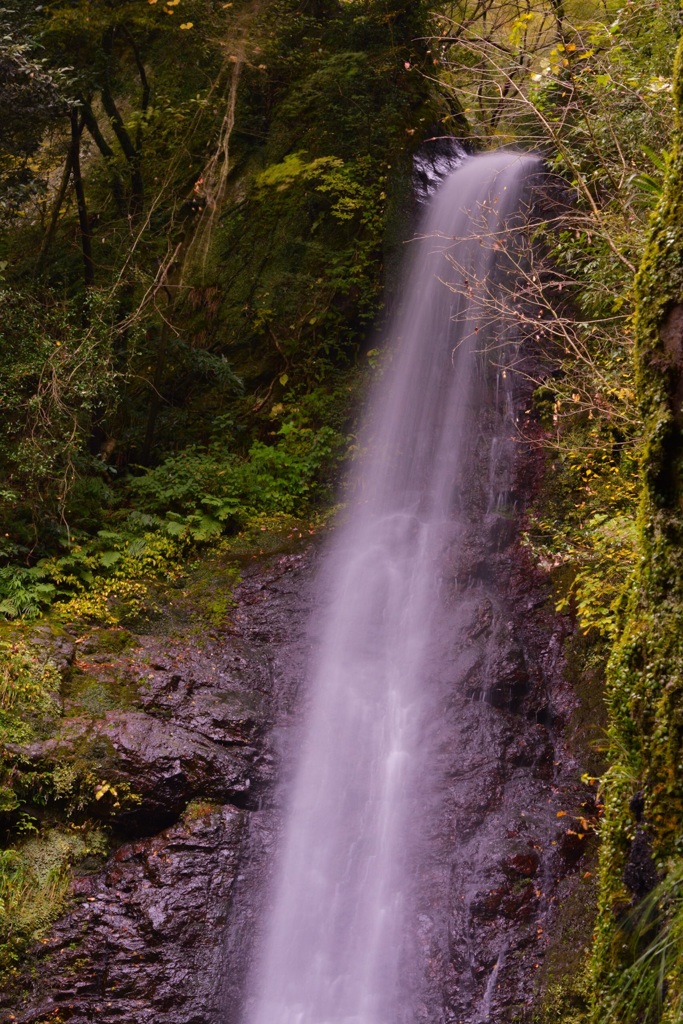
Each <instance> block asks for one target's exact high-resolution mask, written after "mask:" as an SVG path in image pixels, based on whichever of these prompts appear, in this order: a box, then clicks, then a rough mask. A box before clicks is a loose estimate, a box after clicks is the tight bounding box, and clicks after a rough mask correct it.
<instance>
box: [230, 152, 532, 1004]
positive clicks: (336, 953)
mask: <svg viewBox="0 0 683 1024" xmlns="http://www.w3.org/2000/svg"><path fill="white" fill-rule="evenodd" d="M537 170H538V161H537V160H536V159H535V158H533V157H529V156H523V155H519V154H514V153H494V154H488V155H483V156H479V157H475V158H470V159H467V160H466V161H465V162H464V163H463V164H462V166H461V167H459V168H458V169H457V170H456V171H455V172H453V173H452V175H451V176H450V177H448V178H447V180H446V181H445V183H444V184H442V185H441V187H440V188H439V190H438V193H437V195H436V196H435V198H434V199H433V200H432V201H431V204H430V206H429V208H428V210H427V213H426V216H425V219H424V223H423V224H422V227H421V239H420V240H418V241H416V242H415V243H414V249H413V256H412V261H411V266H410V273H409V276H408V277H407V282H408V283H407V287H406V293H405V297H404V301H403V303H402V308H401V311H400V313H399V315H398V316H397V317H396V319H395V321H394V323H393V327H392V330H391V338H390V345H391V348H390V358H389V362H388V365H387V368H386V369H385V372H384V374H383V377H382V380H381V381H380V383H379V385H378V387H377V389H376V393H375V395H374V398H373V401H372V402H371V408H370V413H369V417H368V419H369V422H368V426H367V428H366V431H365V434H364V436H363V444H362V448H363V451H364V453H365V454H364V455H363V456H362V457H361V458H359V460H358V467H357V469H356V470H355V472H354V474H353V477H352V480H351V487H350V491H351V494H352V499H351V502H350V507H349V510H348V515H347V519H346V522H345V525H343V526H342V527H340V528H339V530H338V531H337V533H336V536H335V538H334V541H333V544H332V547H331V550H330V551H329V553H328V556H327V558H326V564H325V569H324V572H323V574H322V576H323V583H321V587H322V588H323V590H324V592H325V598H324V612H323V613H321V622H322V625H321V628H320V640H319V643H318V646H317V653H316V654H315V656H314V658H313V664H312V666H311V670H310V673H309V686H308V690H307V697H306V700H307V709H306V720H305V726H304V733H303V740H302V744H301V749H300V751H299V754H298V768H297V771H296V774H295V777H294V780H293V782H292V784H291V785H292V789H291V793H290V794H289V797H288V800H287V810H286V815H285V826H284V836H283V839H282V850H281V853H280V855H279V867H278V871H277V875H276V882H275V886H274V890H273V893H272V903H271V907H270V909H269V912H268V915H267V919H266V921H265V927H264V940H263V943H262V948H261V949H260V952H259V956H258V957H257V966H256V968H255V971H254V977H253V979H252V985H251V989H250V996H249V999H248V1003H247V1008H246V1013H245V1019H246V1022H247V1024H396V1022H397V1021H400V1020H406V1021H410V1020H415V1019H416V1010H415V1006H414V992H415V991H417V990H418V989H419V973H420V968H419V964H418V965H417V966H416V960H419V955H420V954H419V948H418V947H419V943H418V942H417V940H416V939H415V937H414V936H413V934H412V933H413V924H412V922H414V921H415V920H416V919H417V915H419V906H416V897H415V886H414V883H413V880H414V877H415V875H416V873H418V874H419V872H420V864H421V861H422V859H423V858H424V856H425V854H424V843H423V842H422V841H421V839H420V836H421V835H422V833H423V832H424V829H423V818H424V815H425V814H426V813H427V812H426V811H425V809H424V806H423V805H424V804H425V803H430V807H431V810H430V812H429V813H431V814H437V815H438V796H437V797H436V798H430V800H431V802H430V800H427V801H425V800H423V798H422V787H421V778H422V775H423V773H425V772H426V771H428V770H429V765H427V764H426V763H425V758H426V757H427V755H426V753H425V747H426V746H428V744H427V745H425V743H424V742H423V739H422V737H423V730H424V729H425V728H426V723H428V719H429V714H430V709H431V710H433V707H434V701H433V697H432V696H431V695H430V680H431V679H432V678H433V677H434V676H438V675H439V671H440V662H442V661H443V652H444V637H445V636H446V637H447V636H448V632H449V629H448V624H447V623H446V622H445V620H444V610H443V608H444V602H443V587H442V585H441V577H442V565H443V562H444V559H445V557H446V553H447V552H451V553H452V552H453V550H454V549H457V544H458V539H459V537H460V536H461V535H462V534H464V533H465V532H466V530H467V529H471V525H472V524H471V514H470V520H469V521H466V520H467V515H468V513H467V511H466V508H467V504H468V496H467V493H466V490H467V486H468V485H467V480H468V472H469V471H470V468H471V463H472V460H473V459H475V458H477V457H478V456H477V455H476V452H477V444H478V438H479V435H480V434H481V432H482V430H483V429H484V428H483V427H482V424H483V423H484V421H486V422H488V423H489V425H490V421H491V419H492V417H491V411H490V408H489V410H488V420H486V416H487V409H486V401H485V398H484V396H485V395H486V393H487V376H488V375H487V372H486V370H485V359H484V357H483V356H482V355H481V352H482V349H483V348H485V347H486V344H487V340H486V339H485V337H484V335H488V334H490V326H488V327H487V326H485V321H486V319H487V317H486V313H485V311H484V307H483V305H482V303H483V302H484V292H485V291H486V282H487V281H488V280H489V278H490V275H491V273H492V270H493V267H494V265H495V264H496V260H497V254H498V252H499V248H500V243H499V237H500V235H501V234H502V233H504V232H505V231H506V230H507V226H508V223H509V222H510V220H511V219H512V220H514V216H515V211H516V210H517V209H518V207H519V203H520V197H521V196H522V195H523V193H524V189H525V186H526V183H527V181H528V178H529V176H530V174H532V173H533V172H535V171H537ZM444 282H447V283H449V284H450V285H451V287H447V286H446V284H445V283H444ZM489 340H490V339H489ZM493 419H497V420H498V421H499V426H500V430H502V431H503V432H504V431H505V430H507V432H508V433H509V422H506V417H505V415H504V410H503V414H501V413H500V411H498V412H497V413H496V415H494V416H493ZM486 429H489V428H486ZM489 433H490V434H491V433H492V434H495V430H494V431H490V430H489ZM491 444H494V446H495V445H497V448H496V449H495V451H492V450H491ZM504 451H505V445H504V444H503V445H502V447H501V443H500V438H499V439H498V440H497V441H496V439H495V437H494V436H491V437H490V438H489V457H488V461H489V464H490V472H491V474H493V476H496V475H498V476H500V475H501V474H502V475H503V477H504V476H505V458H504ZM501 453H503V454H501ZM491 491H492V497H491V500H490V501H489V505H490V506H492V504H493V505H495V503H496V501H497V500H498V494H499V492H500V486H498V490H497V492H496V494H493V492H494V491H496V485H495V481H494V482H492V483H491ZM486 512H490V508H489V509H485V513H486ZM452 756H453V758H454V759H457V756H458V752H457V751H453V752H452ZM435 805H436V806H437V809H436V811H434V807H435ZM416 979H417V980H416ZM494 983H495V977H494V978H493V980H492V981H491V982H490V986H489V987H490V988H492V986H493V985H494ZM490 998H491V993H490V992H488V991H487V993H486V999H488V1001H489V1002H490Z"/></svg>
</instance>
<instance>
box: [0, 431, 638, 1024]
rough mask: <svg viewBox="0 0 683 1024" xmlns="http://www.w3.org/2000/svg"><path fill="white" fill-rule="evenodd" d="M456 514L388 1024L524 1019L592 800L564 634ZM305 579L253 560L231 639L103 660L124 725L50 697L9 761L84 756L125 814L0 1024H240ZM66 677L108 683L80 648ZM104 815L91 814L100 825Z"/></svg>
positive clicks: (303, 560) (288, 745)
mask: <svg viewBox="0 0 683 1024" xmlns="http://www.w3.org/2000/svg"><path fill="white" fill-rule="evenodd" d="M511 465H512V469H513V471H512V472H511V473H510V481H509V488H510V494H511V495H513V497H512V498H511V500H513V501H514V503H516V505H517V509H518V511H520V510H521V509H523V507H524V504H525V502H526V501H527V500H528V496H529V494H530V493H531V492H532V491H533V487H534V484H535V478H536V475H538V474H540V472H541V468H542V466H541V460H540V459H539V457H538V456H537V455H535V454H534V450H532V449H531V448H530V449H529V450H528V451H519V452H518V453H517V455H516V456H515V458H514V459H513V460H512V463H511ZM472 495H473V497H472V501H473V506H474V507H473V510H472V520H473V523H474V524H475V527H476V528H473V530H472V534H471V536H470V537H469V538H468V539H467V541H466V543H465V544H464V546H462V545H461V546H459V548H458V551H457V553H456V552H450V553H446V555H445V557H444V564H443V578H442V581H441V583H442V586H443V589H444V617H443V622H440V623H437V624H436V628H437V633H438V634H439V645H440V651H439V657H438V659H436V660H435V668H434V678H433V679H432V680H431V681H430V685H431V686H432V688H433V705H432V709H431V714H430V715H429V718H428V721H427V722H426V723H425V726H424V736H423V750H424V763H425V765H426V766H427V767H426V769H425V771H426V775H427V777H426V779H425V786H424V788H423V789H422V790H421V792H420V793H419V794H418V795H417V796H416V806H415V818H414V820H415V827H416V828H419V830H420V832H421V844H420V848H419V850H418V851H417V854H418V855H419V856H418V860H419V866H418V865H417V864H416V868H415V872H414V889H413V891H412V892H411V893H409V894H408V895H409V898H410V901H411V905H412V908H413V917H412V921H411V925H410V929H409V930H410V933H411V935H412V936H413V942H412V945H411V946H410V950H409V954H410V962H409V963H406V971H405V974H406V976H407V977H409V978H410V979H411V987H412V991H413V992H414V994H415V1002H414V1005H413V1006H412V1007H411V1009H410V1011H409V1013H408V1014H407V1015H406V1018H405V1024H420V1022H425V1024H427V1022H428V1024H482V1022H484V1021H485V1022H486V1024H512V1022H515V1024H520V1022H530V1021H531V1019H532V1017H531V1011H532V1004H533V1000H534V994H535V991H536V979H537V977H538V975H539V973H540V970H541V968H542V965H543V961H544V957H545V955H546V949H547V936H548V934H549V931H550V930H551V929H552V925H553V920H554V917H555V914H556V912H557V900H558V893H559V892H560V891H561V888H560V886H561V884H562V879H563V878H565V877H566V876H567V875H569V874H572V873H576V872H577V871H580V870H581V860H582V857H583V854H584V851H585V849H586V843H587V837H586V835H585V832H584V831H583V826H582V829H581V830H579V828H578V827H572V826H574V825H575V821H576V820H577V818H578V816H579V815H585V814H588V811H587V810H586V809H585V805H586V803H587V801H588V799H589V798H588V795H587V793H586V790H585V789H584V787H582V786H581V784H580V782H579V778H580V774H581V769H580V767H579V766H578V765H577V763H576V761H575V760H574V758H573V756H572V753H571V751H570V750H569V749H568V748H567V746H566V744H565V741H564V739H563V736H564V730H565V726H566V723H567V720H568V717H569V715H570V713H571V711H572V708H573V707H574V705H575V698H574V696H573V694H572V692H571V689H570V687H569V686H568V684H567V682H566V679H565V673H564V660H563V655H562V651H563V644H564V640H565V637H566V635H567V632H568V630H569V628H570V623H569V622H568V621H567V620H566V619H562V618H558V616H557V615H556V614H555V613H554V610H553V605H552V601H551V599H550V597H551V596H550V588H549V584H548V580H547V579H546V578H545V577H544V576H543V575H542V574H541V573H539V572H538V571H537V570H535V569H534V568H533V566H532V565H531V564H530V562H529V559H528V557H527V555H526V553H525V551H524V550H523V549H522V548H521V547H520V546H519V544H518V542H517V540H516V538H515V535H514V532H513V531H511V530H510V529H509V520H508V519H506V521H505V529H502V528H501V529H499V528H498V527H496V529H495V530H494V529H493V528H492V529H491V530H488V529H484V530H482V529H481V528H480V527H481V524H482V523H484V524H485V523H486V514H485V510H484V509H482V508H481V507H480V508H477V507H476V501H477V500H478V499H477V493H476V488H472ZM499 518H500V517H499ZM494 525H495V524H494ZM316 561H317V553H316V551H315V550H314V549H310V548H309V549H308V551H307V552H304V553H301V554H290V555H284V556H279V557H275V558H271V559H267V560H265V561H263V562H262V563H256V562H254V563H252V564H251V566H250V567H248V568H247V569H246V570H245V573H244V581H243V583H242V584H241V585H240V587H239V588H238V591H237V593H236V595H235V597H236V600H237V605H236V607H235V609H234V612H233V613H232V616H231V620H230V624H229V626H228V628H226V629H224V630H222V631H220V630H213V631H209V632H208V633H207V632H206V631H205V632H204V633H203V634H202V636H201V638H200V639H201V642H199V641H198V639H197V637H196V636H194V635H193V634H192V633H191V632H189V631H186V632H185V633H183V632H182V631H181V632H180V633H179V634H178V635H176V636H174V638H173V639H172V640H170V639H168V638H160V637H158V636H156V637H155V636H147V637H139V638H137V646H136V647H134V648H133V649H131V650H129V651H126V652H125V653H124V654H121V655H118V656H117V659H116V662H117V666H118V669H117V671H119V672H120V673H123V675H124V676H125V677H126V678H127V679H129V681H130V687H131V693H134V698H131V706H130V707H128V708H114V709H109V710H106V711H105V712H104V713H101V714H99V715H98V716H95V717H93V716H86V715H84V714H83V713H82V710H81V711H79V709H78V703H77V701H76V700H75V699H74V700H71V702H70V700H69V699H67V700H66V701H65V712H66V715H67V719H66V720H65V722H64V723H63V726H62V730H61V733H60V735H58V736H57V737H54V738H53V739H52V740H49V741H45V742H43V743H41V744H35V745H33V746H32V747H31V748H30V750H29V751H26V752H25V753H26V754H27V755H28V756H30V758H31V759H32V761H33V763H34V764H35V766H36V767H37V768H38V767H40V765H41V764H44V763H45V762H46V761H50V759H59V758H62V757H66V756H68V750H69V749H70V748H71V747H73V746H74V745H76V746H78V743H80V744H81V746H82V747H84V748H88V749H92V748H93V747H98V749H100V751H101V757H102V758H103V760H102V762H101V763H102V764H106V768H107V778H108V779H111V780H112V781H113V782H114V783H115V784H119V785H121V784H122V783H127V784H128V786H129V787H130V789H131V790H132V791H133V792H134V793H135V794H136V795H137V797H138V799H139V802H138V803H137V804H132V805H131V806H130V807H128V806H125V807H124V808H123V810H122V812H120V813H119V814H118V817H117V825H116V828H117V830H118V831H117V832H116V839H117V842H116V848H115V852H114V853H113V855H112V856H111V857H110V858H109V860H108V861H107V863H106V864H105V865H104V866H103V867H102V868H101V869H98V870H96V871H95V872H94V873H92V874H89V875H87V874H82V875H80V876H79V877H77V878H76V880H75V883H74V887H73V898H74V903H73V907H72V909H71V911H70V912H69V913H68V914H67V915H66V916H65V917H64V918H63V919H62V920H61V921H59V922H58V924H57V925H56V926H55V927H54V928H53V930H52V931H51V933H50V935H49V936H48V938H47V941H46V942H45V943H44V944H41V945H40V946H39V949H38V950H37V951H36V954H35V960H34V963H33V964H32V965H31V971H30V973H29V974H28V975H27V977H26V978H25V980H24V987H25V994H24V995H23V996H22V997H21V998H19V997H16V996H13V997H11V999H9V1001H8V997H2V996H0V1007H2V1008H3V1009H2V1011H0V1021H3V1022H7V1021H9V1020H16V1021H20V1022H22V1024H47V1021H49V1020H51V1019H59V1020H60V1021H63V1022H66V1021H69V1022H75V1024H85V1022H91V1021H95V1020H97V1021H103V1022H105V1024H106V1022H112V1024H113V1022H115V1021H126V1022H129V1024H239V1021H240V1020H241V1015H242V1007H243V1003H244V998H245V985H246V978H247V975H248V970H249V966H250V961H251V960H252V958H253V954H254V943H255V941H257V939H258V933H259V927H260V923H259V922H260V920H261V910H262V908H263V906H264V903H265V902H266V901H267V898H268V888H269V882H270V878H271V872H272V867H273V863H274V858H275V852H276V849H277V842H278V835H279V831H280V827H281V808H280V806H279V797H278V790H277V789H276V788H275V787H274V783H275V782H276V781H277V780H280V779H285V780H286V777H287V773H288V771H289V770H290V766H291V764H292V763H293V759H294V758H293V753H294V751H295V749H296V737H297V732H298V728H299V723H300V721H301V709H302V705H303V701H302V694H301V691H300V684H301V680H302V678H303V675H304V669H305V663H306V660H307V657H308V650H309V645H310V637H309V632H308V630H309V628H310V627H309V625H308V623H309V621H310V613H311V610H312V603H313V588H312V586H311V580H312V577H313V576H314V571H315V563H316ZM72 656H73V655H72ZM75 657H76V662H75V663H76V664H78V663H83V665H84V671H85V670H87V671H88V672H89V673H91V674H93V675H94V676H97V674H98V672H99V673H100V674H102V673H106V671H108V669H107V662H106V661H104V660H103V662H102V663H101V664H100V666H99V668H98V663H97V662H96V658H97V657H98V655H97V654H96V653H95V654H93V652H89V651H88V650H87V649H86V650H85V651H84V650H83V647H81V648H80V650H77V653H76V656H75ZM109 661H111V659H109ZM102 678H104V676H102ZM76 738H77V739H78V743H76ZM102 752H103V753H102ZM104 802H105V801H104V800H102V801H100V802H95V801H93V804H92V807H90V808H89V809H88V813H92V814H93V815H96V814H102V816H105V817H106V812H105V809H103V808H102V807H101V805H102V804H104ZM641 874H642V871H641V872H640V874H638V879H637V884H638V885H640V884H641ZM634 878H635V876H634ZM634 884H635V883H634ZM3 999H4V1002H3ZM55 1014H57V1018H55ZM397 1024H404V1022H403V1021H402V1022H397Z"/></svg>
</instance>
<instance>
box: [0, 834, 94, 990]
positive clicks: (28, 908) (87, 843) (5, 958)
mask: <svg viewBox="0 0 683 1024" xmlns="http://www.w3.org/2000/svg"><path fill="white" fill-rule="evenodd" d="M106 849H107V841H106V838H105V837H104V835H103V834H102V832H100V831H99V830H97V829H94V828H92V827H91V826H87V825H86V826H82V827H76V826H71V827H70V828H59V829H57V828H55V829H51V830H48V831H46V832H44V833H43V834H41V835H40V836H34V837H33V838H29V840H28V841H27V842H24V843H22V844H20V845H18V846H17V847H15V848H10V849H5V850H0V978H2V980H3V983H8V982H9V981H11V978H12V975H13V973H15V972H16V970H17V968H18V967H19V966H20V965H21V962H22V960H23V959H24V957H25V955H26V952H27V950H28V948H29V947H30V946H31V945H32V944H33V943H34V942H36V941H37V940H38V939H39V938H40V937H41V935H42V934H43V933H44V932H45V930H46V928H47V927H48V926H49V925H50V924H51V923H52V922H53V921H54V920H55V918H56V917H58V916H59V914H60V913H61V912H62V911H63V910H64V909H65V907H66V905H67V894H68V887H69V882H70V878H71V874H70V871H69V868H70V865H71V864H73V863H74V862H76V861H79V860H82V859H83V858H84V857H87V856H93V855H95V856H100V855H102V854H103V853H105V852H106Z"/></svg>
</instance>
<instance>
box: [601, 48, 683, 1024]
mask: <svg viewBox="0 0 683 1024" xmlns="http://www.w3.org/2000/svg"><path fill="white" fill-rule="evenodd" d="M674 98H675V102H676V109H677V114H676V126H675V138H674V139H673V140H672V153H671V158H670V163H669V167H668V171H667V174H666V178H665V184H664V190H663V195H662V199H661V202H660V204H659V207H658V210H657V212H656V214H655V217H654V219H653V222H652V226H651V230H650V236H649V241H648V245H647V248H646V251H645V254H644V258H643V261H642V264H641V267H640V270H639V273H638V276H637V278H636V323H635V328H636V373H637V391H638V400H639V403H640V406H641V409H642V413H643V422H644V439H643V452H642V464H641V470H642V484H641V502H640V510H639V517H640V518H639V546H640V552H639V553H640V560H639V565H638V569H637V574H636V579H635V581H634V586H633V592H632V594H631V597H630V603H629V608H628V613H627V621H626V624H625V628H624V632H623V634H622V636H621V639H620V641H619V643H618V644H617V646H616V648H615V650H614V653H613V655H612V659H611V662H610V666H609V669H608V679H607V684H608V703H609V706H610V712H611V730H610V744H611V763H612V768H611V769H610V771H609V773H608V775H607V778H606V780H605V786H604V791H605V824H604V830H603V846H602V861H601V902H600V915H599V923H598V935H597V940H596V946H595V972H596V981H597V986H596V1003H595V1020H596V1021H615V1022H618V1024H631V1021H638V1022H639V1024H640V1022H642V1024H645V1022H649V1021H666V1022H667V1024H673V1022H674V1021H676V1022H680V1020H681V1012H682V1011H683V997H682V988H683V972H682V968H681V964H680V956H681V955H683V949H681V944H682V942H683V937H681V935H680V934H678V937H677V936H676V932H677V930H679V931H680V922H681V920H682V919H683V918H681V913H682V912H681V909H680V907H681V903H680V884H679V880H680V877H681V869H682V868H683V43H682V44H681V46H679V50H678V55H677V59H676V64H675V69H674ZM667 883H668V884H667ZM667 892H668V896H667V895H666V893H667ZM676 911H678V925H675V926H674V927H673V928H672V921H674V924H675V921H676ZM662 939H664V941H665V942H667V943H668V942H670V943H671V946H670V948H669V952H668V954H667V953H666V950H661V952H662V953H663V954H664V955H663V958H662V956H660V954H659V953H656V952H655V948H656V944H657V942H660V943H661V940H662ZM676 961H678V963H676Z"/></svg>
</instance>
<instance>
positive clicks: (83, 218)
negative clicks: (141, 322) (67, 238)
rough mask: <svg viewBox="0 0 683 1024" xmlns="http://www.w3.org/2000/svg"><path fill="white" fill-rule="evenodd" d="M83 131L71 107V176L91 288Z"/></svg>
mask: <svg viewBox="0 0 683 1024" xmlns="http://www.w3.org/2000/svg"><path fill="white" fill-rule="evenodd" d="M82 132H83V121H82V120H81V119H80V118H79V116H78V108H77V107H72V108H71V176H72V178H73V183H74V192H75V193H76V205H77V207H78V225H79V228H80V232H81V248H82V250H83V280H84V282H85V287H86V288H92V286H93V285H94V283H95V267H94V265H93V261H92V238H91V234H90V223H89V221H88V208H87V206H86V202H85V192H84V190H83V178H82V177H81V134H82Z"/></svg>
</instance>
